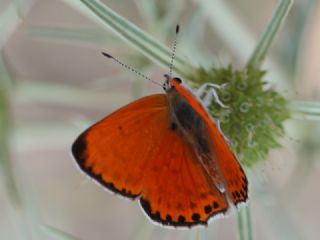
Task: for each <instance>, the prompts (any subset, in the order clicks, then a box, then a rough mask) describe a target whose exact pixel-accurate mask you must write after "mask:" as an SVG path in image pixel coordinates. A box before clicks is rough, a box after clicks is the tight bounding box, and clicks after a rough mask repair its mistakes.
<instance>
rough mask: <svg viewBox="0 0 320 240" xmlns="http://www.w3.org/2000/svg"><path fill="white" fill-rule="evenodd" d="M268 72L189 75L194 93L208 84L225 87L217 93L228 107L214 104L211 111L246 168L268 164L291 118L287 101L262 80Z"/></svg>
mask: <svg viewBox="0 0 320 240" xmlns="http://www.w3.org/2000/svg"><path fill="white" fill-rule="evenodd" d="M264 75H265V71H262V70H258V69H254V68H245V69H244V70H242V71H240V70H236V69H233V68H232V67H231V66H228V67H226V68H215V67H213V68H211V69H209V70H206V69H204V68H198V69H196V70H194V71H193V72H192V73H191V74H189V75H188V76H189V77H188V79H189V80H190V84H191V85H192V87H194V88H195V89H196V88H198V87H199V86H200V85H202V84H203V83H206V82H210V83H216V84H220V85H221V84H226V86H225V87H224V88H223V89H221V90H217V92H218V95H219V98H220V100H221V101H222V102H223V103H224V104H225V105H226V106H227V107H228V108H222V107H221V106H219V105H218V104H217V103H215V102H214V100H213V102H212V104H211V105H210V107H209V111H210V113H211V114H212V116H213V118H215V119H217V120H219V121H220V123H221V128H222V131H223V133H224V135H226V137H227V138H228V139H230V140H231V148H232V150H233V151H234V152H235V153H236V155H237V156H238V159H239V160H240V161H241V163H242V164H244V165H245V166H247V167H251V166H252V165H254V164H255V163H257V162H259V161H262V160H265V159H266V158H267V155H268V153H269V151H270V150H271V149H273V148H276V147H279V146H280V144H279V141H278V140H279V138H280V137H281V136H283V135H284V129H283V122H284V121H285V120H287V119H288V118H289V110H288V108H287V100H286V99H285V98H284V97H282V96H281V95H280V94H279V93H278V92H276V91H275V90H274V89H273V88H272V87H267V85H266V82H265V81H264V80H263V77H264Z"/></svg>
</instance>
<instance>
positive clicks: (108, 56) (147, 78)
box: [101, 52, 162, 87]
mask: <svg viewBox="0 0 320 240" xmlns="http://www.w3.org/2000/svg"><path fill="white" fill-rule="evenodd" d="M101 53H102V55H103V56H105V57H107V58H111V59H113V60H114V61H116V62H117V63H119V64H120V65H121V66H123V67H125V68H126V69H129V70H130V71H131V72H134V73H135V74H137V75H139V76H140V77H142V78H144V79H146V80H148V81H150V82H153V83H154V84H157V85H159V86H161V87H162V84H160V83H158V82H156V81H154V80H152V79H151V78H149V77H147V76H146V75H144V74H142V73H140V72H138V71H137V70H135V69H134V68H132V67H130V66H128V65H127V64H124V63H123V62H120V61H119V60H118V59H117V58H115V57H113V56H111V55H110V54H109V53H106V52H101Z"/></svg>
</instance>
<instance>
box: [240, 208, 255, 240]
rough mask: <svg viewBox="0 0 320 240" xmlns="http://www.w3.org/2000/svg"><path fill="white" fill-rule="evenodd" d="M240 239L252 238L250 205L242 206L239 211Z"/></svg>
mask: <svg viewBox="0 0 320 240" xmlns="http://www.w3.org/2000/svg"><path fill="white" fill-rule="evenodd" d="M237 223H238V232H239V240H252V226H251V214H250V205H249V204H248V205H247V206H245V207H243V208H241V209H240V210H239V212H238V213H237Z"/></svg>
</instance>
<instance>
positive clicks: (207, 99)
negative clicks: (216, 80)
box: [203, 84, 228, 108]
mask: <svg viewBox="0 0 320 240" xmlns="http://www.w3.org/2000/svg"><path fill="white" fill-rule="evenodd" d="M214 85H215V84H214ZM208 86H209V87H211V88H210V89H209V91H208V92H207V93H206V95H205V96H204V98H203V104H204V105H205V106H206V107H208V106H210V105H211V103H212V98H215V100H216V103H217V104H219V105H220V106H221V107H222V108H228V107H227V106H226V105H224V104H223V103H222V102H221V100H220V99H219V97H218V94H217V91H216V89H215V86H212V85H211V84H210V85H208ZM218 86H219V88H218V89H222V88H223V87H224V86H225V84H224V85H221V86H220V85H218Z"/></svg>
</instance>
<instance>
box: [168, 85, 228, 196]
mask: <svg viewBox="0 0 320 240" xmlns="http://www.w3.org/2000/svg"><path fill="white" fill-rule="evenodd" d="M167 97H168V102H169V112H170V118H169V126H168V127H169V128H170V129H171V130H172V131H175V132H177V133H178V134H181V135H182V137H183V139H185V140H186V141H187V143H188V144H190V145H192V149H194V151H195V156H197V158H198V159H199V160H200V163H201V165H202V167H203V168H204V170H205V172H206V173H207V175H208V178H209V181H211V183H212V182H213V183H214V184H215V185H216V187H217V188H218V189H219V190H220V191H221V192H224V184H223V179H222V176H221V175H220V174H219V166H218V163H217V162H216V160H215V156H214V152H213V151H212V148H211V146H212V143H211V142H210V137H209V136H208V129H207V123H206V122H205V120H204V119H203V117H202V116H201V115H200V114H199V113H198V112H197V111H196V110H194V108H193V107H192V106H191V105H190V103H189V102H188V101H187V99H186V98H185V97H184V96H183V95H182V94H181V93H179V92H178V91H177V90H176V89H175V88H174V86H171V88H170V89H169V90H168V91H167ZM195 101H197V99H195ZM199 104H200V103H199Z"/></svg>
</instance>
